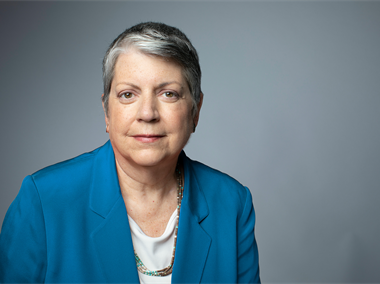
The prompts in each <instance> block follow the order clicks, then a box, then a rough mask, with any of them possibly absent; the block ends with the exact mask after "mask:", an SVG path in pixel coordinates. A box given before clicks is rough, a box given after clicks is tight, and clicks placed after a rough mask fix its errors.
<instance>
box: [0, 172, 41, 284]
mask: <svg viewBox="0 0 380 284" xmlns="http://www.w3.org/2000/svg"><path fill="white" fill-rule="evenodd" d="M46 267H47V250H46V231H45V222H44V215H43V209H42V204H41V200H40V196H39V194H38V191H37V188H36V185H35V183H34V181H33V178H32V177H31V176H27V177H26V178H25V179H24V181H23V183H22V186H21V189H20V191H19V193H18V195H17V197H16V199H15V200H14V201H13V202H12V204H11V206H10V207H9V209H8V212H7V214H6V215H5V219H4V222H3V226H2V230H1V234H0V283H43V282H44V280H45V274H46Z"/></svg>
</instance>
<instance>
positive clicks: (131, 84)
mask: <svg viewBox="0 0 380 284" xmlns="http://www.w3.org/2000/svg"><path fill="white" fill-rule="evenodd" d="M170 84H177V85H179V86H180V87H181V91H183V86H182V85H181V84H180V83H179V82H177V81H170V82H163V83H161V84H159V85H158V86H157V89H159V88H162V87H165V86H167V85H170ZM119 85H129V86H131V87H132V88H135V89H140V87H139V86H137V85H135V84H133V83H128V82H120V83H119V84H117V85H116V86H115V87H117V86H119Z"/></svg>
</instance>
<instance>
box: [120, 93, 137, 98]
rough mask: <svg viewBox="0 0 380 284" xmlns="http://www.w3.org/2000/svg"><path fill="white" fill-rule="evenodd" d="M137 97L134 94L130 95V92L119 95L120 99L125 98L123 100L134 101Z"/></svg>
mask: <svg viewBox="0 0 380 284" xmlns="http://www.w3.org/2000/svg"><path fill="white" fill-rule="evenodd" d="M134 96H135V95H134V94H133V93H130V92H125V93H121V94H120V95H119V97H120V98H123V99H132V98H133V97H134Z"/></svg>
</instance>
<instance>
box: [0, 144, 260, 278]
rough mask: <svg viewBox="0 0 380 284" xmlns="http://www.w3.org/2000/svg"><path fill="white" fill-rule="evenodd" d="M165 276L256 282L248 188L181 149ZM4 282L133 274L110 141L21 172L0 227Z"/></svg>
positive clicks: (122, 202) (112, 276) (131, 250)
mask: <svg viewBox="0 0 380 284" xmlns="http://www.w3.org/2000/svg"><path fill="white" fill-rule="evenodd" d="M180 159H182V161H183V166H184V175H185V181H184V182H185V184H184V197H183V200H182V206H181V213H180V219H179V229H178V241H177V248H176V255H175V261H174V265H173V274H172V283H259V282H260V277H259V264H258V252H257V245H256V241H255V235H254V226H255V213H254V210H253V205H252V197H251V194H250V191H249V190H248V189H247V188H246V187H244V186H242V185H241V184H240V183H238V182H237V181H236V180H234V179H233V178H231V177H229V176H228V175H226V174H223V173H221V172H219V171H217V170H214V169H212V168H210V167H207V166H205V165H203V164H201V163H199V162H196V161H192V160H190V159H189V158H188V157H186V155H185V154H184V153H183V152H182V153H181V155H180ZM0 282H1V283H16V282H17V283H139V278H138V273H137V269H136V263H135V257H134V252H133V245H132V239H131V232H130V229H129V223H128V215H127V211H126V208H125V205H124V201H123V198H122V195H121V192H120V187H119V181H118V177H117V172H116V166H115V157H114V153H113V149H112V145H111V143H110V142H109V141H108V142H107V143H106V144H105V145H103V146H102V147H100V148H98V149H96V150H94V151H92V152H89V153H85V154H83V155H80V156H78V157H76V158H74V159H71V160H68V161H64V162H61V163H58V164H55V165H52V166H50V167H47V168H44V169H42V170H40V171H38V172H36V173H34V174H32V175H30V176H27V177H26V178H25V179H24V181H23V183H22V186H21V189H20V192H19V194H18V195H17V197H16V199H15V200H14V201H13V203H12V204H11V206H10V208H9V210H8V212H7V214H6V216H5V219H4V222H3V227H2V231H1V234H0Z"/></svg>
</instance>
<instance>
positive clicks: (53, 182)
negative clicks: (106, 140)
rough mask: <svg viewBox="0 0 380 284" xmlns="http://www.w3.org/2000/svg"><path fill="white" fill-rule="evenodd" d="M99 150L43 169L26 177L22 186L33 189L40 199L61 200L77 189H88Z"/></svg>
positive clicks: (76, 191)
mask: <svg viewBox="0 0 380 284" xmlns="http://www.w3.org/2000/svg"><path fill="white" fill-rule="evenodd" d="M101 148H102V147H100V148H97V149H95V150H93V151H91V152H88V153H84V154H81V155H79V156H77V157H74V158H72V159H68V160H66V161H62V162H59V163H57V164H54V165H51V166H48V167H46V168H43V169H41V170H39V171H37V172H35V173H33V174H31V175H30V176H27V177H26V178H25V179H24V182H23V185H25V186H26V187H27V188H30V186H32V187H35V189H36V190H37V192H38V194H39V195H40V197H41V198H43V197H45V198H46V197H51V198H53V196H54V198H63V197H68V196H69V195H70V192H71V193H78V189H79V188H81V189H85V188H88V184H89V182H90V179H91V176H92V173H93V165H94V160H95V157H96V155H97V153H98V152H99V150H100V149H101ZM28 185H29V186H28ZM82 192H83V191H82ZM49 200H50V198H49Z"/></svg>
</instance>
